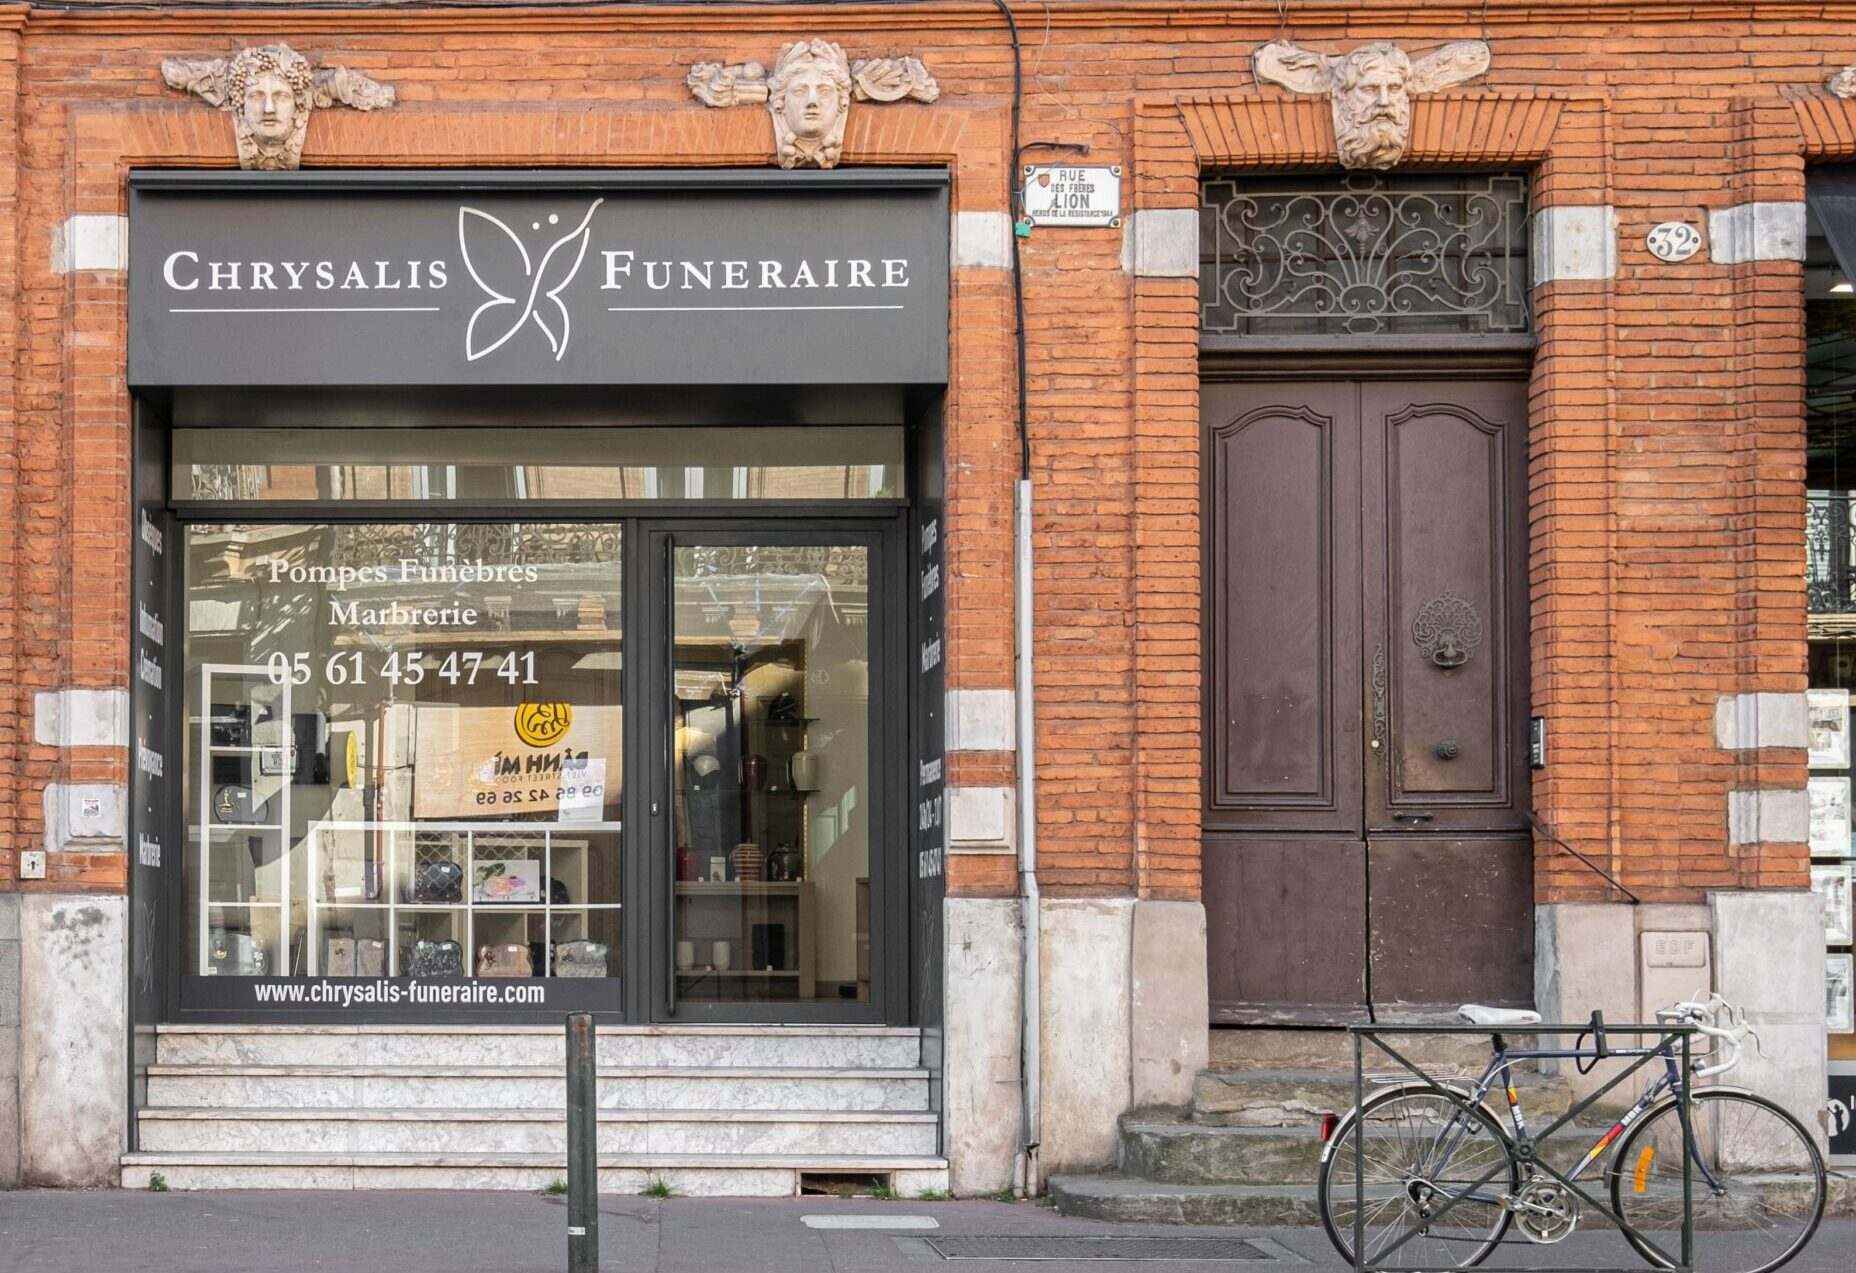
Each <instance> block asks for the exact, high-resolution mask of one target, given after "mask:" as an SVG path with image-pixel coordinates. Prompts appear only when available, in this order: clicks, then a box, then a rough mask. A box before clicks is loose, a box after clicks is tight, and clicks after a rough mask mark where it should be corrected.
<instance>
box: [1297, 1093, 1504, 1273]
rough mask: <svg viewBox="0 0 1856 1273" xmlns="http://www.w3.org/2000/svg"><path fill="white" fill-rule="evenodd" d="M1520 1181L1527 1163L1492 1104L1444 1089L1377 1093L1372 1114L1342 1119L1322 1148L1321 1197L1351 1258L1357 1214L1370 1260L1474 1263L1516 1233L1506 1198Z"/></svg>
mask: <svg viewBox="0 0 1856 1273" xmlns="http://www.w3.org/2000/svg"><path fill="white" fill-rule="evenodd" d="M1362 1128H1364V1129H1365V1131H1364V1135H1363V1138H1362V1131H1361V1129H1362ZM1356 1147H1357V1149H1358V1151H1359V1153H1360V1156H1361V1159H1362V1162H1361V1169H1360V1171H1359V1172H1358V1174H1357V1177H1356V1173H1355V1167H1354V1153H1355V1150H1356ZM1485 1176H1486V1177H1487V1179H1486V1180H1485V1179H1484V1177H1485ZM1479 1181H1480V1182H1481V1183H1480V1184H1479V1185H1478V1183H1477V1182H1479ZM1520 1185H1521V1168H1520V1164H1519V1163H1517V1162H1516V1161H1515V1157H1514V1154H1513V1152H1512V1150H1511V1148H1510V1146H1509V1142H1508V1137H1507V1136H1506V1135H1504V1134H1503V1132H1502V1128H1501V1124H1500V1123H1497V1122H1496V1121H1495V1119H1494V1118H1493V1117H1491V1116H1490V1115H1489V1112H1488V1111H1487V1110H1485V1109H1483V1108H1482V1107H1481V1106H1480V1105H1472V1104H1470V1103H1469V1102H1468V1101H1467V1100H1464V1099H1463V1098H1461V1097H1458V1096H1455V1095H1453V1094H1451V1093H1447V1092H1444V1091H1442V1090H1440V1089H1438V1088H1416V1089H1413V1088H1406V1089H1400V1090H1396V1091H1389V1092H1385V1093H1382V1094H1381V1095H1379V1096H1375V1097H1372V1098H1371V1099H1369V1100H1368V1101H1367V1102H1366V1105H1365V1117H1364V1118H1362V1117H1361V1116H1360V1114H1359V1113H1358V1112H1351V1113H1349V1114H1348V1115H1347V1116H1346V1118H1344V1119H1343V1120H1341V1123H1340V1125H1339V1126H1337V1127H1336V1128H1335V1129H1334V1134H1333V1135H1332V1136H1331V1137H1330V1138H1329V1140H1328V1143H1327V1146H1326V1148H1324V1149H1323V1151H1322V1155H1321V1173H1320V1179H1319V1190H1318V1199H1317V1202H1318V1205H1319V1208H1320V1211H1321V1223H1322V1226H1323V1227H1324V1228H1325V1229H1326V1230H1327V1233H1328V1240H1329V1241H1330V1242H1332V1243H1333V1244H1334V1248H1335V1249H1336V1250H1337V1251H1339V1252H1340V1253H1341V1255H1342V1256H1344V1257H1345V1258H1346V1259H1347V1262H1348V1263H1349V1264H1351V1263H1352V1262H1353V1241H1354V1220H1355V1215H1356V1213H1358V1214H1359V1218H1360V1223H1361V1228H1362V1232H1363V1237H1364V1241H1363V1243H1362V1245H1363V1246H1364V1247H1365V1249H1366V1253H1367V1257H1368V1258H1369V1259H1371V1260H1373V1261H1375V1262H1381V1261H1388V1262H1390V1263H1393V1264H1398V1265H1403V1266H1405V1267H1407V1268H1459V1269H1466V1268H1470V1267H1472V1266H1474V1265H1477V1264H1480V1263H1481V1262H1482V1261H1483V1260H1484V1259H1485V1258H1487V1256H1488V1254H1489V1252H1490V1251H1492V1250H1494V1248H1495V1244H1496V1243H1498V1242H1500V1241H1501V1240H1502V1235H1503V1234H1504V1233H1506V1232H1507V1231H1508V1223H1509V1221H1510V1219H1512V1215H1511V1213H1510V1212H1509V1210H1508V1208H1507V1206H1506V1205H1504V1203H1503V1202H1502V1198H1503V1197H1504V1196H1505V1195H1509V1194H1512V1193H1513V1192H1514V1191H1515V1190H1516V1189H1518V1188H1520ZM1362 1191H1363V1192H1364V1195H1365V1206H1364V1208H1363V1209H1362V1208H1361V1206H1360V1205H1359V1194H1360V1193H1361V1192H1362ZM1395 1243H1396V1244H1397V1245H1396V1246H1394V1244H1395Z"/></svg>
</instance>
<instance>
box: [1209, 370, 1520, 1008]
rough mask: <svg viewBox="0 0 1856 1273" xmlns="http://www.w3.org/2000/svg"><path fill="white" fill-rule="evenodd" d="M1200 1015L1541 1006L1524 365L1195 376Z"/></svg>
mask: <svg viewBox="0 0 1856 1273" xmlns="http://www.w3.org/2000/svg"><path fill="white" fill-rule="evenodd" d="M1201 403H1202V414H1203V423H1204V428H1205V434H1204V460H1205V464H1204V473H1205V489H1204V499H1205V507H1206V511H1207V516H1206V518H1205V527H1206V543H1205V554H1204V561H1205V571H1206V575H1205V639H1206V652H1207V657H1206V677H1205V692H1206V704H1205V739H1206V757H1205V759H1206V768H1205V783H1204V788H1205V793H1206V802H1205V810H1204V819H1205V820H1204V872H1205V874H1204V890H1205V893H1204V896H1205V905H1206V912H1207V920H1208V924H1209V928H1210V961H1211V966H1210V981H1211V1001H1212V1019H1213V1020H1214V1021H1216V1022H1224V1023H1267V1022H1283V1023H1300V1024H1323V1023H1338V1022H1343V1021H1355V1020H1362V1019H1366V1018H1368V1017H1369V1016H1372V1015H1376V1016H1377V1018H1378V1019H1381V1020H1385V1019H1390V1018H1393V1017H1405V1016H1424V1015H1428V1014H1429V1013H1430V1012H1431V1011H1433V1010H1435V1011H1442V1010H1447V1009H1449V1008H1451V1007H1453V1006H1454V1005H1455V1004H1456V1003H1460V1002H1463V1001H1466V1000H1480V1001H1484V1002H1495V1003H1529V1002H1531V1001H1532V998H1533V971H1532V966H1533V901H1532V898H1533V869H1532V850H1531V841H1530V837H1529V835H1528V832H1527V821H1526V818H1527V811H1528V807H1529V804H1528V772H1529V771H1528V764H1527V730H1528V717H1527V710H1528V708H1527V704H1528V692H1527V560H1528V559H1527V532H1526V522H1525V506H1526V455H1527V427H1526V424H1527V411H1526V390H1525V383H1524V381H1522V380H1521V379H1518V378H1510V379H1499V378H1496V379H1489V378H1483V379H1474V380H1444V379H1436V380H1419V379H1338V378H1336V379H1329V380H1322V381H1287V380H1246V381H1235V382H1229V383H1218V382H1211V381H1208V382H1207V383H1205V384H1204V385H1203V387H1202V393H1201Z"/></svg>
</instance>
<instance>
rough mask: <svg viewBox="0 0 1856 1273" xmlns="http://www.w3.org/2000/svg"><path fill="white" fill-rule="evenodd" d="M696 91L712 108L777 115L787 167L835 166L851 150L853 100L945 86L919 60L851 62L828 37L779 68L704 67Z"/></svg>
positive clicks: (698, 68) (693, 84)
mask: <svg viewBox="0 0 1856 1273" xmlns="http://www.w3.org/2000/svg"><path fill="white" fill-rule="evenodd" d="M688 82H689V86H690V92H691V94H692V95H694V96H695V98H696V99H697V100H698V101H700V102H702V103H703V104H704V105H705V106H736V105H740V104H744V103H750V102H765V103H766V104H767V112H768V114H769V115H771V116H772V117H773V140H774V151H775V156H776V157H777V158H778V160H779V163H780V167H782V168H835V167H836V166H837V164H838V159H839V157H840V156H841V155H842V154H843V153H844V126H845V123H846V122H847V121H848V120H849V119H850V113H851V103H852V102H853V101H858V102H895V101H900V100H902V99H903V98H905V97H909V98H914V99H915V100H916V101H918V102H932V101H934V100H935V99H936V98H938V97H940V95H941V89H940V86H939V85H938V84H936V83H935V82H934V76H932V75H930V74H928V68H927V67H925V66H923V65H922V63H921V61H920V60H919V59H917V58H912V57H897V58H867V59H863V60H861V61H857V62H852V61H850V60H849V59H848V58H846V57H845V55H844V50H843V49H842V48H840V47H839V46H838V45H836V44H833V43H832V42H831V41H829V40H797V41H795V42H793V43H792V44H788V45H786V46H785V47H784V48H782V49H781V50H780V56H779V58H778V59H776V60H775V62H774V64H773V71H772V73H771V74H769V73H768V71H767V69H766V68H765V67H763V66H762V65H761V64H760V63H759V62H737V63H733V64H731V65H727V66H724V65H723V64H722V63H720V62H699V63H697V64H696V65H695V66H692V67H691V68H690V73H689V79H688Z"/></svg>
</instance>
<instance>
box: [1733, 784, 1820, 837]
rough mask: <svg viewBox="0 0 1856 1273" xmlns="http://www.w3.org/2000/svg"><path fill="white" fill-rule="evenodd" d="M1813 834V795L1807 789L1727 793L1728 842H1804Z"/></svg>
mask: <svg viewBox="0 0 1856 1273" xmlns="http://www.w3.org/2000/svg"><path fill="white" fill-rule="evenodd" d="M1810 835H1811V798H1810V796H1809V794H1808V793H1806V792H1803V791H1769V790H1760V791H1730V792H1728V793H1727V843H1729V844H1803V843H1805V841H1807V840H1808V839H1810Z"/></svg>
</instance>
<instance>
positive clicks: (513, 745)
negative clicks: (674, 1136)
mask: <svg viewBox="0 0 1856 1273" xmlns="http://www.w3.org/2000/svg"><path fill="white" fill-rule="evenodd" d="M185 534H186V538H185V543H186V579H185V596H186V620H187V637H186V693H187V702H188V718H187V719H188V730H187V737H186V756H187V764H188V774H187V782H186V815H185V817H186V828H187V840H186V844H187V851H186V855H185V857H186V862H185V866H186V869H185V881H184V889H185V898H186V901H185V905H184V913H185V919H186V922H185V927H184V938H183V944H184V950H183V968H184V970H185V972H186V973H187V974H188V975H197V976H203V977H247V978H250V977H264V978H294V977H362V978H367V977H373V978H404V977H409V976H412V977H442V976H479V977H486V978H487V977H496V978H520V979H531V978H542V977H550V976H551V977H570V976H572V977H601V978H616V977H617V976H618V975H619V972H620V969H619V951H620V944H619V931H620V914H619V865H620V822H619V816H620V815H619V808H620V785H621V784H620V779H621V757H620V739H621V729H620V711H621V707H620V668H621V659H622V657H623V644H622V639H621V636H622V631H623V627H622V614H621V605H620V578H621V575H620V571H621V560H622V552H621V535H620V529H619V528H618V527H617V526H614V525H609V524H547V523H509V522H503V523H495V524H474V523H454V522H428V523H419V524H347V525H284V524H256V525H196V526H190V527H188V528H187V529H186V532H185ZM497 993H498V994H499V995H501V996H502V997H501V998H499V999H498V1000H497V1002H498V1003H507V1004H511V1005H517V1006H523V1005H527V1006H534V1005H535V1004H537V1003H541V1002H544V1001H545V1000H544V999H541V998H536V997H535V996H533V995H528V994H526V993H525V992H522V991H520V989H519V987H518V986H517V985H516V984H515V983H513V982H512V983H508V984H506V985H505V986H504V987H503V988H501V989H499V990H498V991H497Z"/></svg>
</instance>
